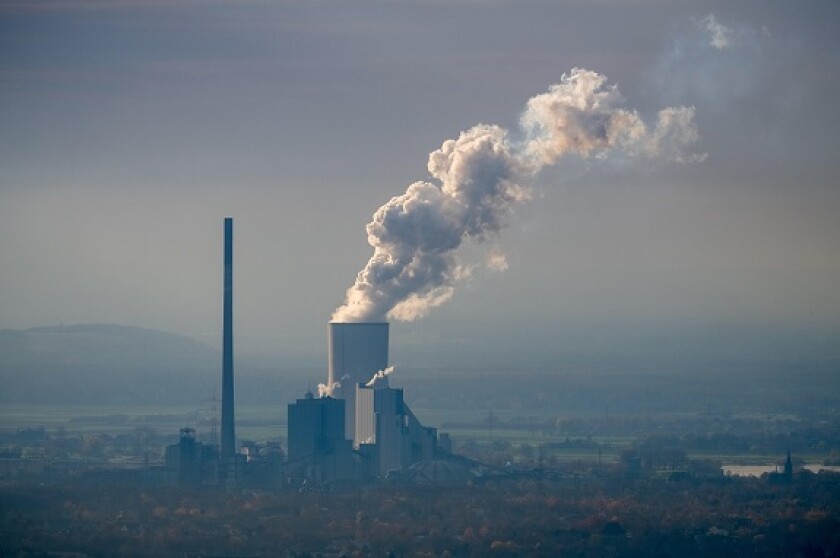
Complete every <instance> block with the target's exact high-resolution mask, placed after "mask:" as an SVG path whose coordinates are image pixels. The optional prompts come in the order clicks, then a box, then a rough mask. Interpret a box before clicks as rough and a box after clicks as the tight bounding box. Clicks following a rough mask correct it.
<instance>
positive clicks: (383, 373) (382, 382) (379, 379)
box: [365, 366, 394, 387]
mask: <svg viewBox="0 0 840 558" xmlns="http://www.w3.org/2000/svg"><path fill="white" fill-rule="evenodd" d="M393 371H394V367H393V366H389V367H388V368H385V369H384V370H380V371H379V372H377V373H376V374H374V375H373V376H372V377H371V379H370V380H368V382H367V383H366V384H365V387H377V386H381V387H388V376H390V375H391V373H392V372H393Z"/></svg>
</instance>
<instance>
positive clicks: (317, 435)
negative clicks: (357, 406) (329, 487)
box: [286, 392, 357, 484]
mask: <svg viewBox="0 0 840 558" xmlns="http://www.w3.org/2000/svg"><path fill="white" fill-rule="evenodd" d="M344 409H345V402H344V400H342V399H333V398H332V397H322V398H318V399H316V398H315V397H314V396H313V395H312V393H311V392H310V393H307V394H306V396H305V397H304V398H303V399H298V400H297V401H296V402H295V403H292V404H290V405H289V415H288V416H289V420H288V428H289V459H288V461H287V467H286V469H287V472H288V473H289V474H290V475H291V476H293V477H296V478H303V479H308V480H310V481H313V482H315V483H319V484H320V483H324V482H332V481H338V480H350V479H353V478H355V477H356V476H357V472H356V467H355V465H354V455H353V442H352V441H351V440H348V439H347V438H346V437H345V435H344V412H345V411H344Z"/></svg>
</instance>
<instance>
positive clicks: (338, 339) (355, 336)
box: [327, 322, 388, 445]
mask: <svg viewBox="0 0 840 558" xmlns="http://www.w3.org/2000/svg"><path fill="white" fill-rule="evenodd" d="M328 337H329V362H328V373H329V378H328V380H327V381H328V386H327V387H328V392H329V393H332V395H333V396H334V397H339V398H342V399H344V400H345V401H346V404H345V406H344V410H345V419H346V420H345V422H344V428H345V432H346V435H347V438H348V439H352V440H353V442H354V444H355V445H358V444H359V442H360V440H356V439H354V437H355V434H356V384H359V383H367V382H368V381H370V379H371V378H372V377H373V375H374V374H376V373H377V372H379V371H380V370H385V369H386V368H387V367H388V324H387V322H377V323H370V322H369V323H339V322H331V323H330V325H329V330H328ZM336 384H339V385H340V387H336Z"/></svg>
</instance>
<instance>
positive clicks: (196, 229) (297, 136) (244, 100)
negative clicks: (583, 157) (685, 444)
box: [0, 0, 840, 356]
mask: <svg viewBox="0 0 840 558" xmlns="http://www.w3.org/2000/svg"><path fill="white" fill-rule="evenodd" d="M709 14H714V20H715V21H716V22H717V23H719V24H720V25H722V26H724V28H725V29H726V30H727V32H728V33H729V34H728V35H727V37H728V39H729V41H730V44H729V45H728V46H727V47H725V48H717V47H715V46H713V44H712V36H711V30H710V28H709V27H708V25H707V23H708V21H709V20H708V19H707V16H708V15H709ZM704 18H706V19H704ZM839 28H840V9H838V8H837V3H836V2H834V1H825V2H817V1H815V2H807V3H796V2H766V1H745V2H738V3H732V2H722V1H721V2H711V1H710V2H702V1H698V2H661V1H653V0H652V1H648V2H645V1H639V2H635V1H630V2H628V1H614V2H613V1H607V0H605V1H602V2H577V1H568V2H561V1H558V2H549V1H524V2H501V1H499V2H496V1H481V0H476V1H446V2H444V1H432V0H424V1H405V2H386V1H365V2H357V1H347V2H311V1H303V0H300V1H297V0H293V1H286V2H256V1H254V2H250V1H237V2H193V1H177V0H176V1H147V2H144V1H140V0H137V1H124V2H110V1H107V0H101V1H100V0H96V1H94V0H92V1H84V0H82V1H72V0H70V1H66V2H65V1H49V0H44V1H38V0H35V1H28V2H23V1H21V2H14V1H5V2H0V238H2V239H3V240H2V243H0V327H4V328H26V327H31V326H37V325H50V324H57V323H59V322H64V323H92V322H109V323H122V324H131V325H138V326H144V327H151V328H157V329H162V330H168V331H175V332H179V333H184V334H187V335H190V336H192V337H195V338H197V339H201V340H205V341H207V342H210V343H215V342H216V341H217V339H218V337H219V330H220V327H221V319H220V313H221V310H220V308H221V288H220V287H221V279H222V275H221V255H222V251H221V240H222V218H223V217H224V216H227V215H231V216H233V217H234V219H235V238H236V258H235V261H236V269H235V286H236V287H235V288H236V303H235V304H236V326H237V342H238V344H239V345H238V346H239V347H240V348H241V350H242V351H245V352H248V351H262V352H269V353H273V354H284V353H285V354H308V355H316V356H320V355H321V352H322V348H323V347H324V345H325V330H326V327H325V324H326V322H327V320H328V319H329V316H330V315H331V313H332V311H333V310H334V309H335V308H336V307H337V306H339V305H340V304H341V303H342V300H343V295H344V291H345V289H346V288H347V287H349V286H350V284H352V282H353V280H354V278H355V276H356V273H357V272H358V271H359V269H361V267H362V266H363V265H364V264H365V262H366V261H367V259H368V257H369V256H370V253H371V249H370V247H369V246H368V245H367V242H366V235H365V231H364V226H365V223H367V222H368V221H369V220H370V218H371V215H372V214H373V212H374V211H375V210H376V209H377V208H378V207H379V206H380V205H382V204H383V203H385V202H386V201H387V200H388V199H389V198H390V197H392V196H396V195H399V194H401V193H402V192H403V191H404V190H405V188H406V186H407V185H408V184H410V183H412V182H415V181H417V180H424V179H425V180H427V179H429V173H428V171H427V169H426V161H427V157H428V153H429V152H430V151H432V150H434V149H437V148H438V147H440V144H441V142H443V141H444V140H446V139H449V138H454V137H457V135H458V133H459V132H460V131H462V130H466V129H468V128H470V127H471V126H473V125H475V124H478V123H485V124H499V125H502V126H505V127H513V126H515V125H516V122H517V120H518V118H519V114H520V112H521V111H522V109H523V108H524V106H525V103H526V101H527V100H528V98H530V97H531V96H533V95H536V94H538V93H541V92H543V91H544V90H545V89H546V88H547V87H548V86H549V85H550V84H552V83H556V82H557V81H559V80H560V77H561V75H562V74H563V73H564V72H565V73H568V72H569V71H570V70H571V69H572V68H573V67H583V68H587V69H590V70H594V71H597V72H600V73H602V74H604V75H606V76H607V78H608V79H609V81H610V83H612V84H616V85H617V86H618V87H619V89H620V90H621V93H622V94H623V96H624V97H625V98H626V107H627V108H628V109H637V110H638V111H639V113H640V114H641V115H642V116H643V117H644V118H645V119H646V120H649V119H650V118H651V117H652V115H654V114H655V113H656V111H657V110H659V109H660V108H662V107H664V106H669V105H694V106H695V107H696V113H695V120H696V123H697V127H698V131H699V134H700V139H699V141H698V142H697V144H696V147H697V150H698V151H700V152H704V153H708V159H707V160H706V161H705V162H703V163H697V164H691V165H666V164H659V163H627V162H623V163H619V162H616V161H611V160H604V161H594V162H593V161H588V162H581V161H576V160H569V161H561V164H559V165H558V166H556V167H554V168H551V169H547V170H546V171H544V172H543V173H542V174H541V175H539V176H538V177H537V179H536V180H535V181H534V182H533V183H532V184H529V186H530V187H531V188H533V192H534V200H533V201H532V202H531V203H529V204H524V205H521V206H519V207H517V209H516V211H515V214H514V215H513V216H512V217H511V218H510V220H509V224H508V227H507V229H506V230H505V231H503V233H502V235H501V236H500V237H499V239H498V240H497V245H496V246H495V247H494V249H496V250H499V251H501V252H504V253H505V254H506V257H507V260H508V263H509V267H508V269H507V270H506V271H504V272H500V273H495V272H490V271H486V270H485V271H480V272H477V273H476V274H474V276H473V277H472V278H471V279H470V280H468V281H466V282H464V283H462V284H460V285H459V286H458V288H457V290H456V292H455V295H454V297H453V299H452V300H451V301H450V302H449V303H448V304H447V305H445V306H443V307H441V308H438V309H435V310H433V311H432V312H431V313H430V314H429V315H428V316H427V317H426V318H424V319H423V320H421V321H419V322H415V323H410V324H399V325H396V326H394V342H395V343H396V344H399V343H401V342H402V343H422V344H423V345H424V346H427V347H428V348H429V349H430V350H432V351H435V350H437V349H441V351H442V350H443V349H444V346H445V347H448V348H451V346H452V345H453V343H454V344H456V345H457V346H463V347H465V351H467V352H469V351H470V350H476V348H479V347H485V346H486V345H487V344H489V343H493V344H496V345H498V343H497V340H498V339H499V338H500V337H505V336H514V337H517V338H523V337H524V338H530V339H541V340H542V341H541V343H542V345H540V346H541V347H544V348H546V350H548V351H550V349H551V347H552V346H553V345H554V344H555V341H556V342H557V343H558V344H561V345H562V343H561V341H562V340H561V339H560V336H565V335H567V334H569V332H576V333H575V334H577V335H580V336H585V335H586V332H591V331H593V329H592V328H595V329H594V330H595V331H599V328H601V327H603V328H604V331H607V329H608V327H607V326H609V327H621V328H629V329H631V330H632V329H633V328H637V327H638V328H646V329H653V330H657V329H658V330H662V331H668V330H671V329H673V328H674V327H679V326H710V325H711V326H714V325H715V324H724V325H727V326H737V327H744V328H758V329H761V328H771V329H772V328H782V329H793V330H799V331H817V332H821V333H820V335H836V334H837V332H838V331H840V289H838V285H840V218H838V217H837V215H838V213H840V186H838V179H837V175H838V169H839V168H840V162H838V161H840V158H838V156H837V140H836V135H837V131H838V130H840V101H838V99H840V97H838V95H837V91H840V39H838V36H837V35H838V34H837V29H839ZM547 332H548V333H547ZM552 332H556V333H552ZM555 335H556V339H555V337H554V336H555ZM604 343H606V344H609V343H610V341H609V339H608V340H606V341H604ZM594 345H596V346H597V345H598V343H595V344H594ZM447 350H448V349H447ZM497 350H498V347H497Z"/></svg>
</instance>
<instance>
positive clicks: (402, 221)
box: [332, 68, 705, 322]
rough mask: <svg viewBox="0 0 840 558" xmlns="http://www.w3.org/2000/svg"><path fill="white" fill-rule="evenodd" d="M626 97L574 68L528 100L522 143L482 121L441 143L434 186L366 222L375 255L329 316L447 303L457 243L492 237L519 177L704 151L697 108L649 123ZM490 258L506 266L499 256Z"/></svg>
mask: <svg viewBox="0 0 840 558" xmlns="http://www.w3.org/2000/svg"><path fill="white" fill-rule="evenodd" d="M623 103H624V99H623V98H622V96H621V94H620V93H619V91H618V88H617V87H616V86H614V85H608V84H607V80H606V77H604V76H603V75H601V74H598V73H596V72H592V71H589V70H584V69H579V68H575V69H573V70H572V71H571V73H570V74H564V75H563V76H562V78H561V80H560V83H558V84H555V85H552V86H551V87H550V88H549V90H548V91H547V92H545V93H543V94H541V95H537V96H536V97H533V98H532V99H531V100H529V101H528V104H527V107H526V109H525V112H524V113H523V115H522V117H521V121H520V125H521V128H522V130H521V132H522V135H523V137H524V139H523V140H521V141H519V142H514V141H512V140H511V137H510V134H508V132H507V131H506V130H504V129H503V128H500V127H498V126H491V125H484V124H481V125H478V126H475V127H473V128H471V129H469V130H467V131H465V132H462V133H461V134H460V136H459V137H458V138H457V139H454V140H447V141H445V142H444V143H443V145H442V146H441V147H440V149H437V150H435V151H433V152H432V153H431V154H430V155H429V163H428V168H429V172H430V173H431V175H432V177H433V178H434V179H435V180H436V181H437V182H435V183H432V182H415V183H414V184H411V185H410V186H409V187H408V189H407V190H406V191H405V193H404V194H402V195H400V196H396V197H394V198H391V200H390V201H388V202H387V203H386V204H385V205H383V206H382V207H380V208H379V209H378V210H377V211H376V213H375V214H374V216H373V221H371V222H370V223H369V224H368V225H367V234H368V242H369V243H370V245H371V246H372V247H373V255H372V256H371V258H370V260H369V261H368V263H367V265H365V267H364V268H363V269H362V270H361V271H360V272H359V274H358V276H357V277H356V282H355V284H354V285H353V286H352V287H350V288H349V289H348V290H347V297H346V301H345V303H344V305H343V306H341V307H340V308H338V309H337V310H336V311H335V313H334V314H333V316H332V320H333V321H337V322H367V321H382V320H384V319H396V320H406V321H407V320H414V319H416V318H419V317H422V316H423V315H425V314H426V313H427V312H428V311H429V310H430V309H432V308H435V307H437V306H440V305H441V304H443V303H444V302H446V301H447V300H449V299H450V298H451V297H452V295H453V293H454V289H455V285H456V284H457V282H458V281H459V280H461V279H463V278H465V277H467V276H468V275H469V273H470V271H471V268H470V267H469V266H467V265H465V264H464V263H463V262H461V261H460V260H459V258H458V255H459V248H460V247H461V246H462V245H463V243H464V242H465V241H472V242H475V243H479V244H481V243H484V242H485V241H488V240H489V239H491V238H492V237H493V236H494V235H496V234H497V233H498V232H499V231H500V230H501V229H502V228H503V227H504V225H505V221H506V218H507V217H508V215H509V214H510V212H511V210H512V208H513V207H514V206H515V205H517V204H519V203H521V202H524V201H526V200H528V199H529V193H528V190H527V189H526V188H525V187H523V186H522V185H521V183H522V182H524V181H525V180H527V179H528V178H529V177H531V176H532V175H534V174H535V173H537V172H539V170H540V169H541V168H543V167H544V166H546V165H553V164H556V163H557V162H558V161H559V160H560V159H561V158H562V157H564V156H567V155H575V156H579V157H585V158H588V157H596V158H605V157H608V156H609V155H610V154H613V153H617V154H620V155H623V156H629V157H646V158H658V159H664V160H668V161H676V162H691V161H699V160H702V159H703V158H704V157H705V156H704V155H697V154H692V153H690V152H688V151H687V149H688V148H689V146H690V145H691V144H692V143H693V142H695V141H696V139H697V130H696V126H695V124H694V120H693V118H694V109H693V108H692V107H670V108H666V109H664V110H662V111H660V112H659V114H658V115H657V119H656V123H655V125H654V127H653V128H652V129H650V128H648V126H647V125H646V124H645V123H644V122H643V121H642V119H641V117H640V116H639V115H638V114H637V113H636V112H635V111H629V110H626V109H624V108H621V106H622V105H623ZM488 263H489V265H490V266H492V267H495V268H497V269H499V268H504V267H505V266H506V265H507V264H506V260H504V259H503V255H500V254H493V255H492V256H491V257H490V259H488Z"/></svg>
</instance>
